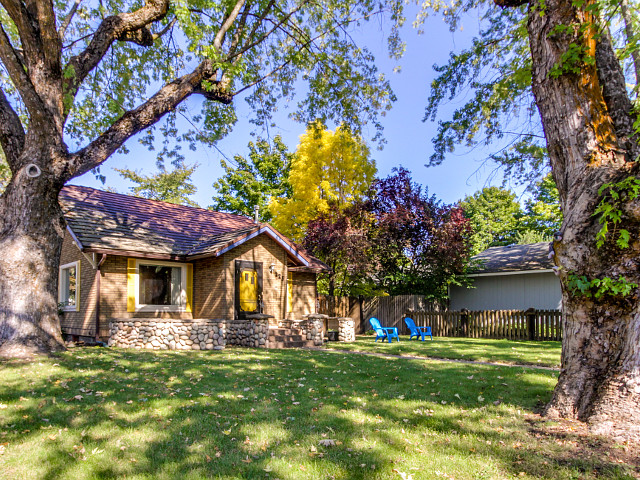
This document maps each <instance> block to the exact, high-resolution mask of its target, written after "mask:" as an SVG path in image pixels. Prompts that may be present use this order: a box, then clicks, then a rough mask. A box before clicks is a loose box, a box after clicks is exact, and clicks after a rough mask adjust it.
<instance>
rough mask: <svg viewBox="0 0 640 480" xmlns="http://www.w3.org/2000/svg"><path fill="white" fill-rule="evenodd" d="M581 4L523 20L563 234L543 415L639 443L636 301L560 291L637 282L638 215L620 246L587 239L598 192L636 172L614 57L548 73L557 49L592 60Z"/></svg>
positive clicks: (591, 34)
mask: <svg viewBox="0 0 640 480" xmlns="http://www.w3.org/2000/svg"><path fill="white" fill-rule="evenodd" d="M589 3H592V2H586V5H585V6H584V7H583V8H577V7H574V5H573V2H572V1H571V0H547V1H546V3H545V6H544V7H543V8H544V12H541V11H540V5H541V3H540V2H537V1H532V2H530V11H529V20H528V30H529V39H530V46H531V53H532V60H533V63H532V65H533V92H534V95H535V98H536V102H537V105H538V108H539V110H540V115H541V118H542V123H543V127H544V130H545V137H546V139H547V146H548V150H549V156H550V160H551V165H552V168H553V176H554V179H555V181H556V183H557V185H558V190H559V193H560V198H561V203H562V210H563V212H564V218H565V220H564V223H563V226H562V238H561V239H559V240H557V241H555V242H554V249H555V252H556V257H555V261H556V264H557V265H558V266H560V267H561V270H560V272H561V281H562V289H563V308H564V311H565V314H566V320H565V325H564V329H563V332H564V333H563V344H562V369H561V373H560V376H559V378H558V385H557V386H556V389H555V391H554V394H553V398H552V399H551V402H550V403H549V405H548V406H547V414H549V415H550V416H559V417H568V418H577V419H579V420H583V421H586V422H588V424H589V426H590V428H591V430H592V431H593V432H594V433H598V434H607V435H610V436H614V437H619V438H623V439H633V438H640V408H639V407H640V338H639V337H640V308H639V305H638V298H637V296H634V297H633V298H619V297H614V296H608V295H606V296H604V297H602V298H601V299H599V300H595V299H593V298H587V297H586V296H584V295H579V294H577V293H575V292H573V291H572V290H571V289H570V288H569V287H568V281H569V279H570V278H571V276H572V275H578V276H581V275H584V276H586V277H587V278H588V279H594V278H604V277H610V278H614V279H618V278H619V277H620V276H623V277H625V278H626V279H627V280H628V281H630V282H635V283H638V284H640V274H639V269H638V266H639V262H640V242H638V238H640V236H639V233H640V231H639V229H638V225H639V224H640V218H639V216H638V214H637V211H636V212H635V213H633V210H627V213H626V216H625V218H624V221H625V228H627V229H628V230H629V231H630V232H631V238H632V242H631V244H630V247H629V248H627V249H619V248H618V247H616V246H615V242H612V241H611V240H610V241H608V242H607V244H605V246H604V247H602V248H599V249H598V248H597V247H596V239H595V236H596V233H597V232H598V230H599V229H600V225H599V223H598V220H597V218H596V217H594V216H593V213H594V210H595V208H596V206H597V204H598V201H599V194H598V189H599V188H600V186H602V185H603V184H604V183H607V182H612V181H620V180H622V179H624V178H626V177H628V176H629V175H632V174H634V173H635V172H634V169H636V168H637V167H636V166H635V164H634V162H633V159H634V158H635V149H636V148H637V142H636V141H635V139H633V138H631V137H629V132H628V128H627V127H628V120H629V118H630V115H629V113H630V112H629V111H628V110H627V111H621V109H622V110H624V109H626V108H627V107H626V106H624V105H627V104H626V103H625V102H624V101H622V102H621V103H620V102H619V103H616V101H617V100H620V99H622V95H624V97H625V98H627V97H626V92H624V88H623V87H622V90H623V91H622V92H621V91H620V89H619V88H618V91H616V90H615V88H616V83H615V80H618V79H619V78H618V72H616V71H614V70H615V68H613V70H610V71H609V70H607V69H606V68H604V67H606V66H608V67H611V65H605V64H604V63H606V60H607V59H610V58H615V57H614V56H613V50H611V46H610V44H608V46H607V45H604V48H605V49H607V48H608V49H609V50H610V51H609V50H606V51H605V52H604V54H605V55H604V57H598V66H597V68H596V65H592V64H591V63H593V62H589V61H588V60H587V61H585V62H583V63H582V62H581V63H580V64H579V68H580V71H579V73H578V72H575V70H573V71H572V70H571V69H572V67H575V65H570V64H567V63H566V58H565V64H564V68H563V70H564V71H563V72H562V73H561V74H560V75H550V72H551V71H552V69H553V68H554V66H558V65H560V64H561V62H562V55H563V53H565V52H568V51H569V50H570V48H572V47H574V48H575V45H577V46H578V47H579V49H580V50H579V51H580V52H582V53H583V54H584V57H583V58H584V59H588V58H596V41H595V38H597V37H596V35H595V33H596V26H595V19H594V18H593V17H592V16H591V15H590V13H588V11H587V10H588V6H589ZM575 25H581V26H583V27H584V29H579V28H574V26H575ZM563 26H564V27H567V28H563ZM558 27H561V28H558ZM603 37H606V36H603ZM598 48H600V45H599V46H598ZM603 59H604V60H603ZM616 65H617V68H618V69H619V64H617V63H616ZM599 70H600V71H599ZM620 73H621V72H620ZM599 74H600V76H599ZM627 100H628V98H627ZM615 105H618V106H617V107H615ZM620 105H622V106H620ZM629 106H630V104H629ZM625 122H626V123H625ZM625 128H626V130H625Z"/></svg>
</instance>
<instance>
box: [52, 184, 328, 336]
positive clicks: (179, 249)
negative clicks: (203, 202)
mask: <svg viewBox="0 0 640 480" xmlns="http://www.w3.org/2000/svg"><path fill="white" fill-rule="evenodd" d="M60 203H61V205H62V208H63V212H64V216H65V218H66V220H67V225H68V226H67V234H66V236H65V238H64V243H63V247H62V254H61V258H60V285H59V295H60V297H59V300H60V309H61V310H63V311H64V313H62V314H61V325H62V331H63V333H65V334H69V335H74V336H75V335H77V336H90V337H94V336H96V330H98V336H99V337H100V338H102V339H105V340H106V339H108V337H109V334H110V332H109V321H110V320H114V319H117V320H118V321H120V322H122V321H123V320H124V321H125V324H124V327H125V328H126V325H127V324H126V320H127V319H129V320H131V319H136V320H139V319H147V320H146V321H147V322H148V319H150V318H152V319H153V318H162V319H173V320H174V321H176V320H184V321H189V320H192V319H217V320H223V321H232V320H237V319H243V318H244V319H246V318H253V317H256V314H258V315H257V316H258V317H260V315H259V314H266V315H269V316H272V317H273V318H274V319H276V320H278V319H285V318H296V319H300V318H302V317H303V315H305V314H309V313H313V312H315V311H316V310H315V309H316V297H317V294H316V274H317V273H318V272H320V271H323V270H326V269H327V267H326V265H324V264H323V263H322V262H320V261H319V260H317V259H315V258H313V257H311V256H310V255H308V254H306V253H305V252H304V251H302V250H301V249H300V248H298V247H297V246H296V245H295V244H294V243H293V242H292V241H291V240H289V239H287V238H286V237H284V236H283V235H282V234H280V233H278V232H277V231H276V230H275V229H274V228H273V227H271V226H270V225H268V224H264V223H255V222H254V221H253V220H252V219H249V218H246V217H242V216H238V215H233V214H229V213H221V212H213V211H210V210H205V209H200V208H193V207H187V206H182V205H174V204H170V203H166V202H159V201H155V200H148V199H143V198H136V197H132V196H128V195H121V194H117V193H110V192H104V191H101V190H96V189H93V188H88V187H80V186H66V187H64V188H63V190H62V192H61V193H60ZM139 323H140V322H139V321H137V322H136V326H137V325H138V324H139Z"/></svg>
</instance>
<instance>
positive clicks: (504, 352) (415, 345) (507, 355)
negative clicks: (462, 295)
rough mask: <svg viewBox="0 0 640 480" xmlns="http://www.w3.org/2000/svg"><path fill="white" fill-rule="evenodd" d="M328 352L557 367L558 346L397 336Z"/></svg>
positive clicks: (334, 345)
mask: <svg viewBox="0 0 640 480" xmlns="http://www.w3.org/2000/svg"><path fill="white" fill-rule="evenodd" d="M326 347H327V348H332V349H339V350H358V351H361V352H377V353H390V354H394V355H413V356H420V357H431V358H451V359H460V360H473V361H480V362H496V363H506V364H512V365H539V366H546V367H558V366H560V352H561V350H562V345H561V344H560V342H528V341H511V340H491V339H484V338H454V337H433V341H431V340H430V339H429V338H427V340H425V341H424V342H422V341H420V339H418V340H416V339H415V338H414V339H413V340H409V336H408V335H407V336H403V335H401V336H400V342H398V341H397V340H395V339H394V340H393V342H392V343H391V344H389V343H387V342H382V341H380V340H378V342H375V336H368V335H359V336H358V337H357V339H356V342H354V343H342V342H328V343H327V344H326Z"/></svg>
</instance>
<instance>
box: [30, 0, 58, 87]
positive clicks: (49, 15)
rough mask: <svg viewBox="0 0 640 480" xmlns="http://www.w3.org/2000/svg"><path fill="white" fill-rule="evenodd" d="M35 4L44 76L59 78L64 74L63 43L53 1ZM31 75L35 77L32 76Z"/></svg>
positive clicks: (40, 1)
mask: <svg viewBox="0 0 640 480" xmlns="http://www.w3.org/2000/svg"><path fill="white" fill-rule="evenodd" d="M29 3H31V2H29ZM34 3H35V8H36V12H37V13H36V18H37V19H38V27H39V28H38V30H39V40H40V41H39V44H40V48H41V55H42V57H43V58H44V60H45V65H44V66H45V69H46V70H45V72H44V75H45V76H49V75H50V74H53V75H54V76H59V75H61V74H62V58H61V50H62V41H61V40H60V37H59V36H58V32H57V30H56V17H55V13H54V10H53V0H38V1H35V2H34ZM34 67H35V66H34ZM34 70H38V71H40V70H41V67H39V68H34ZM30 75H31V76H32V77H33V75H32V74H30ZM34 82H35V80H34ZM37 86H38V85H37V83H36V87H37ZM41 93H42V92H41ZM57 93H58V94H60V93H61V92H60V91H59V90H58V92H57Z"/></svg>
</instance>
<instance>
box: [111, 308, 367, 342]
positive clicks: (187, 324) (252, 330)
mask: <svg viewBox="0 0 640 480" xmlns="http://www.w3.org/2000/svg"><path fill="white" fill-rule="evenodd" d="M324 317H325V316H322V315H310V316H309V318H308V319H306V320H294V321H291V320H285V321H284V322H286V325H284V324H283V325H281V326H284V327H286V328H299V329H301V330H302V335H303V337H305V338H306V339H307V340H311V341H313V344H314V345H315V346H321V345H322V344H323V343H324V338H323V337H324V332H323V328H324V323H323V318H324ZM347 320H351V319H347ZM351 330H353V326H352V327H351ZM354 339H355V336H354ZM346 341H353V340H346ZM107 344H108V345H109V346H110V347H120V348H137V349H149V350H222V349H223V348H224V347H225V346H226V345H237V346H242V347H252V348H269V346H270V345H269V319H261V320H206V319H202V320H174V319H172V320H160V319H155V318H136V319H112V320H110V321H109V341H108V343H107Z"/></svg>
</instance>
